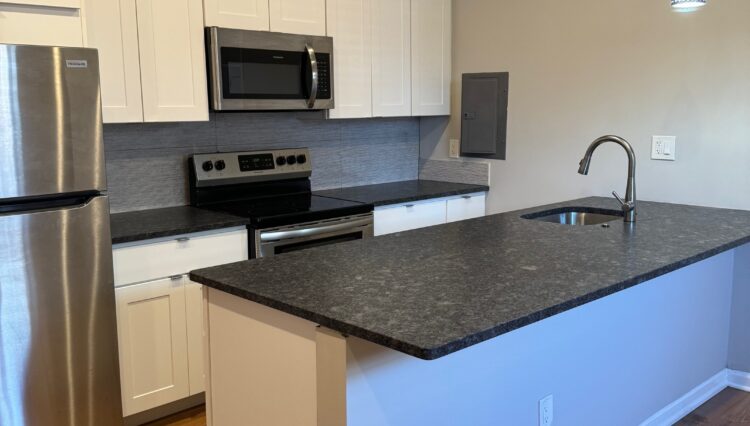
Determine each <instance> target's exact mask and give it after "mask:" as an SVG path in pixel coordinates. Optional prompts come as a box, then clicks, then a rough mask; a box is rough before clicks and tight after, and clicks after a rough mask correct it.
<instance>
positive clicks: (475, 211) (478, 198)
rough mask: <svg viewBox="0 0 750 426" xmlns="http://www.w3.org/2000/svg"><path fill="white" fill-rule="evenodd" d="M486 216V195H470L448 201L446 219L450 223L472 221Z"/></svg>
mask: <svg viewBox="0 0 750 426" xmlns="http://www.w3.org/2000/svg"><path fill="white" fill-rule="evenodd" d="M484 215H485V195H484V194H468V195H462V196H460V197H457V198H451V199H449V200H448V205H447V210H446V218H447V221H448V222H456V221H459V220H466V219H472V218H475V217H482V216H484Z"/></svg>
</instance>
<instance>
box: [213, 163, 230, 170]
mask: <svg viewBox="0 0 750 426" xmlns="http://www.w3.org/2000/svg"><path fill="white" fill-rule="evenodd" d="M214 167H216V170H218V171H222V170H224V169H226V168H227V165H226V164H225V163H224V160H217V161H216V163H214Z"/></svg>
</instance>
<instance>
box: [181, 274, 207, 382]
mask: <svg viewBox="0 0 750 426" xmlns="http://www.w3.org/2000/svg"><path fill="white" fill-rule="evenodd" d="M185 321H186V324H187V353H188V372H189V374H188V375H189V377H190V380H189V381H190V395H195V394H197V393H201V392H203V390H204V389H205V382H206V379H205V376H204V373H203V370H204V365H203V339H204V337H205V331H204V328H203V286H202V285H200V284H198V283H196V282H193V281H190V280H188V281H187V282H186V283H185Z"/></svg>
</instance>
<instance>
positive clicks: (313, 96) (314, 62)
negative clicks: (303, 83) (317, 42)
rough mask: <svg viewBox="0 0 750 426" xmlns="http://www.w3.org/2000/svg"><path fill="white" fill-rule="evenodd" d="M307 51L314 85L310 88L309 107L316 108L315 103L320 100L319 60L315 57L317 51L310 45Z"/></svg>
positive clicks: (306, 47)
mask: <svg viewBox="0 0 750 426" xmlns="http://www.w3.org/2000/svg"><path fill="white" fill-rule="evenodd" d="M305 49H306V50H307V59H308V60H309V61H310V74H311V80H312V84H311V87H310V98H309V99H308V100H307V107H308V108H310V109H312V108H313V107H315V101H316V100H317V99H318V59H317V58H316V57H315V49H313V47H312V46H310V45H309V44H307V45H305Z"/></svg>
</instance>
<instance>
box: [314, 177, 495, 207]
mask: <svg viewBox="0 0 750 426" xmlns="http://www.w3.org/2000/svg"><path fill="white" fill-rule="evenodd" d="M489 189H490V188H489V187H488V186H485V185H467V184H463V183H453V182H439V181H435V180H407V181H401V182H391V183H380V184H376V185H365V186H353V187H349V188H341V189H328V190H325V191H316V192H315V195H320V196H323V197H330V198H338V199H340V200H347V201H356V202H359V203H365V204H374V205H376V206H384V205H388V204H398V203H407V202H409V201H419V200H427V199H430V198H440V197H449V196H451V195H463V194H471V193H473V192H485V191H489Z"/></svg>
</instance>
